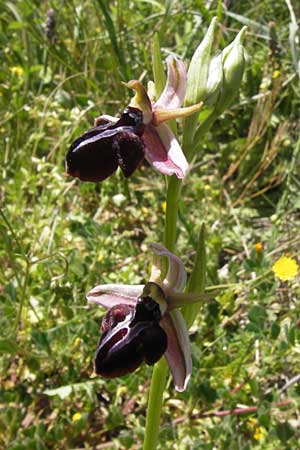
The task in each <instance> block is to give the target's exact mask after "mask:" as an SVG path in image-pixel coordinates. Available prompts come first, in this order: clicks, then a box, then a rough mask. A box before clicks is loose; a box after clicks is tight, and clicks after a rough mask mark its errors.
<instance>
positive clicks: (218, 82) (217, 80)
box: [204, 53, 223, 106]
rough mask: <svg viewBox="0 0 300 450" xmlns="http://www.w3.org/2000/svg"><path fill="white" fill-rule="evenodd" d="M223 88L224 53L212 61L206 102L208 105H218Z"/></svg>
mask: <svg viewBox="0 0 300 450" xmlns="http://www.w3.org/2000/svg"><path fill="white" fill-rule="evenodd" d="M222 86H223V65H222V53H220V54H219V55H216V56H214V57H213V58H212V59H211V62H210V65H209V71H208V79H207V83H206V92H205V97H204V102H205V104H207V105H209V106H210V105H214V104H215V103H217V101H218V99H219V97H220V93H221V92H222Z"/></svg>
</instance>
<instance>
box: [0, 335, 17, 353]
mask: <svg viewBox="0 0 300 450" xmlns="http://www.w3.org/2000/svg"><path fill="white" fill-rule="evenodd" d="M17 352H18V346H17V344H16V343H15V342H14V341H13V340H12V339H0V353H10V354H12V355H14V354H16V353H17Z"/></svg>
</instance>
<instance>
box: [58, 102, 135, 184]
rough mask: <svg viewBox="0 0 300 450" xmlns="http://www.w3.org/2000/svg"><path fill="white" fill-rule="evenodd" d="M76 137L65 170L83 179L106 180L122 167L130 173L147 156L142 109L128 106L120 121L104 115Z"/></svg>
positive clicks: (125, 173) (125, 171) (126, 173)
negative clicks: (143, 138) (94, 124)
mask: <svg viewBox="0 0 300 450" xmlns="http://www.w3.org/2000/svg"><path fill="white" fill-rule="evenodd" d="M97 123H98V125H97V126H96V127H94V128H92V129H90V130H88V131H86V132H85V133H84V134H82V135H81V136H80V137H79V138H77V139H76V140H75V141H74V142H73V143H72V145H71V147H70V149H69V151H68V153H67V157H66V171H67V173H68V174H69V175H71V176H74V177H78V178H79V179H81V180H82V181H93V182H97V181H103V180H105V179H106V178H107V177H109V176H110V175H112V174H113V173H114V172H115V171H116V170H117V168H118V166H120V168H121V169H122V171H123V173H124V175H125V177H128V176H130V175H131V174H132V173H133V171H134V170H135V169H136V168H137V167H138V166H139V165H140V163H141V162H142V160H143V159H144V143H143V141H142V139H141V135H142V134H143V129H144V125H143V123H142V112H141V111H140V110H138V109H136V108H127V109H125V111H124V113H123V114H122V115H121V117H120V118H119V119H118V120H111V118H110V116H101V117H100V118H99V119H98V122H97Z"/></svg>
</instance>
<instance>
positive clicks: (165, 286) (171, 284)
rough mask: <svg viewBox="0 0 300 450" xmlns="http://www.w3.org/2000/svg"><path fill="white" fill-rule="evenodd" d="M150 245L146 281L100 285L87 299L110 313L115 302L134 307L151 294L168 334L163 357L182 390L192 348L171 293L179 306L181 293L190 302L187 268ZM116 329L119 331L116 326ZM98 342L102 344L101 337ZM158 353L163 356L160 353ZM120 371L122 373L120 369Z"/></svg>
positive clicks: (176, 258) (185, 383)
mask: <svg viewBox="0 0 300 450" xmlns="http://www.w3.org/2000/svg"><path fill="white" fill-rule="evenodd" d="M149 248H150V250H151V251H152V252H153V253H154V262H153V269H152V274H151V277H150V282H149V283H146V285H137V286H128V285H99V286H96V287H95V288H93V289H92V290H91V291H90V292H88V294H87V300H88V301H89V302H91V303H96V304H98V305H102V306H104V307H105V308H106V309H107V310H108V313H109V311H111V310H112V308H115V307H116V306H118V305H119V307H120V306H121V305H124V307H125V305H127V307H131V308H132V307H133V308H136V305H137V303H138V301H139V300H138V299H139V298H143V296H144V297H145V296H146V297H148V296H150V298H152V296H153V299H154V301H155V302H156V303H158V304H159V305H160V310H161V319H160V320H159V327H161V328H162V329H163V330H164V332H165V333H166V335H167V349H166V351H165V356H166V359H167V362H168V365H169V367H170V371H171V373H172V376H173V380H174V384H175V388H176V390H177V391H179V392H182V391H184V390H185V389H186V386H187V383H188V380H189V378H190V375H191V370H192V360H191V350H190V344H189V336H188V330H187V328H186V324H185V321H184V319H183V317H182V314H181V312H180V311H179V310H178V309H173V308H172V298H173V296H174V298H175V297H177V298H178V295H182V297H181V302H182V303H181V305H182V304H184V296H185V295H186V302H188V301H189V294H184V293H183V292H182V291H183V289H184V287H185V284H186V271H185V269H184V267H183V264H182V262H181V260H180V259H179V258H178V257H177V256H176V255H174V254H172V253H171V252H169V251H168V250H167V249H166V248H165V247H164V246H162V245H160V244H150V245H149ZM162 257H167V259H168V261H169V268H168V272H167V275H166V277H165V278H164V279H162V278H161V273H162V261H161V259H162ZM156 286H157V287H158V286H160V288H159V289H160V290H159V289H158V290H157V289H156ZM160 292H162V293H163V295H162V294H160ZM199 295H200V294H199ZM177 306H178V304H177ZM151 323H155V321H154V322H151V321H150V322H147V326H146V328H145V329H150V328H151V326H150V325H151ZM157 325H158V324H157ZM120 328H122V325H120ZM117 331H119V329H118V330H117ZM155 333H156V338H157V337H158V335H159V334H160V333H161V332H160V331H159V330H158V329H157V332H155ZM135 342H136V345H138V341H135ZM126 343H127V342H126ZM99 344H100V345H101V340H100V343H99ZM120 344H121V345H124V346H123V349H125V342H120ZM157 345H159V340H158V341H157ZM161 348H163V347H161ZM125 350H126V351H127V350H128V347H126V349H125ZM163 353H164V352H163ZM128 355H129V356H128V358H130V353H128ZM113 356H114V355H113ZM160 356H162V354H161V355H160ZM144 360H145V359H144ZM154 362H155V361H154ZM115 370H116V372H114V373H117V372H118V370H117V369H115ZM132 370H135V369H132ZM120 371H121V372H122V368H121V369H120ZM126 373H130V372H126ZM116 376H117V375H116Z"/></svg>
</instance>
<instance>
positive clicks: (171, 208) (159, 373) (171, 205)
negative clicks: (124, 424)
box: [143, 176, 181, 450]
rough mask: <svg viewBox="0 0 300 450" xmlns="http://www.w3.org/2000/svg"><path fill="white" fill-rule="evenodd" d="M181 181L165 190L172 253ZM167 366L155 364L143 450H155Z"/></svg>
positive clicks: (175, 180)
mask: <svg viewBox="0 0 300 450" xmlns="http://www.w3.org/2000/svg"><path fill="white" fill-rule="evenodd" d="M180 189H181V181H180V180H178V178H176V177H175V176H173V177H171V178H169V181H168V190H167V209H166V222H165V234H164V244H165V246H166V247H167V248H168V250H170V251H173V250H174V248H175V243H176V231H177V227H176V225H177V214H178V200H179V195H180ZM168 373H169V371H168V366H167V363H166V360H165V358H162V359H161V360H160V361H158V363H157V364H155V366H154V369H153V374H152V380H151V387H150V393H149V399H148V410H147V419H146V430H145V440H144V446H143V450H155V449H156V447H157V440H158V432H159V423H160V416H161V408H162V404H163V393H164V390H165V386H166V382H167V376H168Z"/></svg>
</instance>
